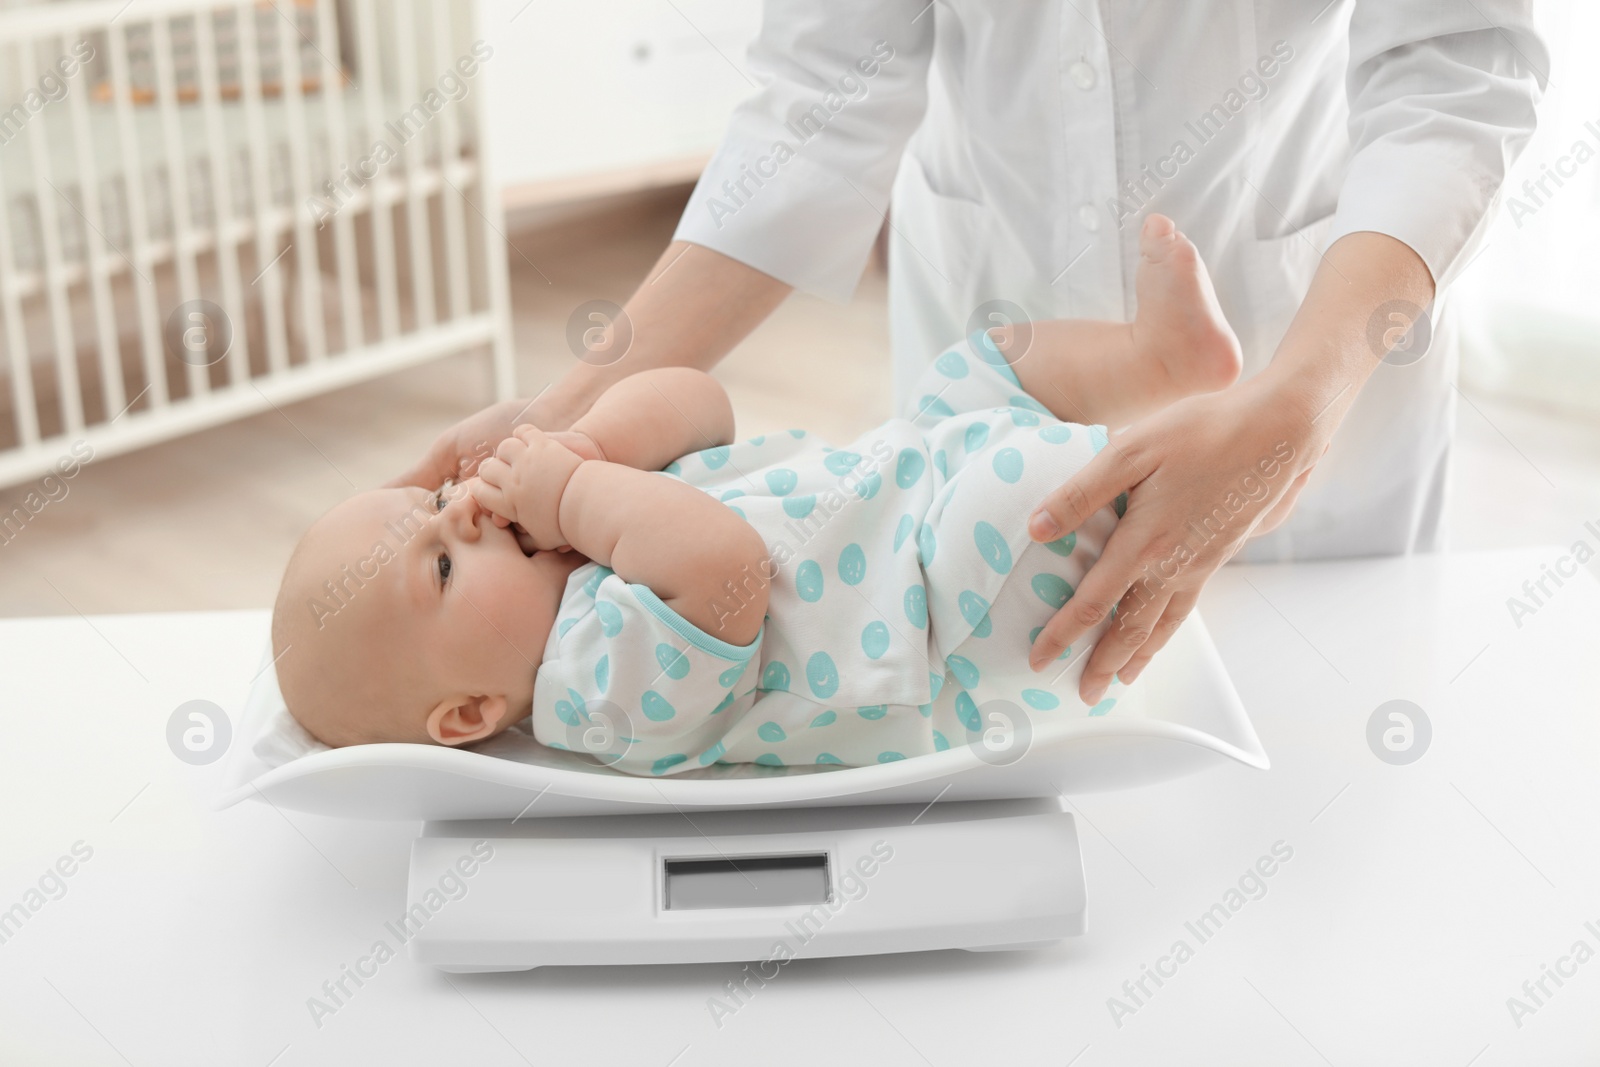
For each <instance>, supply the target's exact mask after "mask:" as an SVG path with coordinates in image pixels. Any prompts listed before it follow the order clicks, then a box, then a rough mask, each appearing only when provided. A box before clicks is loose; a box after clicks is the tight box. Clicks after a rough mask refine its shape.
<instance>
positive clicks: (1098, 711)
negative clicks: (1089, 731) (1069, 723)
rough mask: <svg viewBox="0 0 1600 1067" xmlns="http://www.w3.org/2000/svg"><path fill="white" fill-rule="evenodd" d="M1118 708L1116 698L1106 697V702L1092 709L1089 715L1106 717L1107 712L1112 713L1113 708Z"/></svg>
mask: <svg viewBox="0 0 1600 1067" xmlns="http://www.w3.org/2000/svg"><path fill="white" fill-rule="evenodd" d="M1116 706H1117V698H1116V697H1106V698H1105V699H1104V700H1102V701H1100V703H1098V704H1096V705H1095V706H1094V707H1092V708H1090V709H1089V714H1090V715H1104V714H1105V713H1106V712H1108V711H1110V710H1111V709H1112V708H1114V707H1116Z"/></svg>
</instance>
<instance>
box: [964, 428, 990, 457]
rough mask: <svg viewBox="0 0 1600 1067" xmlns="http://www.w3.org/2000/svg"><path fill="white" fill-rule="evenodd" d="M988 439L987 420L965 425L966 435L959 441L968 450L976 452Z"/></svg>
mask: <svg viewBox="0 0 1600 1067" xmlns="http://www.w3.org/2000/svg"><path fill="white" fill-rule="evenodd" d="M988 441H989V424H988V423H987V422H975V423H973V424H972V425H971V426H968V427H967V432H966V436H965V438H964V439H963V440H962V442H961V443H962V446H963V447H964V448H966V450H967V451H968V452H976V451H978V449H980V448H982V447H983V446H984V445H985V444H987V443H988Z"/></svg>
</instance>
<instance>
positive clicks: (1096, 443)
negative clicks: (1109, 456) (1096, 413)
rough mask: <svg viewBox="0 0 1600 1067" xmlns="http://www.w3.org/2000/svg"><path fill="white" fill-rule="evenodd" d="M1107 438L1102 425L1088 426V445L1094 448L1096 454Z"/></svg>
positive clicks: (1104, 445)
mask: <svg viewBox="0 0 1600 1067" xmlns="http://www.w3.org/2000/svg"><path fill="white" fill-rule="evenodd" d="M1109 440H1110V438H1108V437H1107V436H1106V428H1105V427H1104V426H1091V427H1089V447H1090V448H1092V449H1094V452H1095V454H1096V455H1099V454H1100V450H1101V449H1102V448H1104V447H1106V442H1107V441H1109Z"/></svg>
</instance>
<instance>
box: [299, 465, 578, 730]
mask: <svg viewBox="0 0 1600 1067" xmlns="http://www.w3.org/2000/svg"><path fill="white" fill-rule="evenodd" d="M584 562H585V560H584V558H583V556H581V555H579V554H578V553H576V552H550V551H535V552H532V553H531V554H530V553H527V552H524V551H523V550H522V548H521V547H520V545H519V542H518V539H517V536H516V534H515V533H514V532H513V531H512V530H511V529H510V528H509V527H505V528H503V527H499V526H496V525H495V524H494V521H493V519H492V518H491V517H490V515H489V514H488V513H487V512H485V511H483V510H482V509H481V508H480V507H479V506H478V503H477V501H476V500H475V499H473V497H472V495H471V494H470V493H467V492H465V491H462V490H459V489H458V490H456V491H455V492H454V493H452V494H448V495H445V494H440V493H436V492H433V491H430V490H426V489H420V488H415V487H412V488H406V489H374V490H372V491H370V492H365V493H358V494H357V495H355V496H353V497H351V498H350V499H349V500H346V501H344V502H343V503H341V504H339V505H338V506H337V507H335V508H333V510H331V511H329V512H328V513H327V514H326V515H324V516H322V518H320V519H318V520H317V521H316V522H315V523H314V524H312V526H311V529H309V530H307V531H306V534H305V536H304V537H302V538H301V539H300V543H299V544H298V545H297V546H296V547H295V550H294V554H293V555H292V556H291V557H290V559H289V564H288V567H287V568H286V569H285V571H284V576H283V584H282V585H281V586H280V587H279V590H278V601H277V604H276V605H275V606H274V608H273V612H272V654H273V656H274V657H275V658H276V663H277V672H278V683H279V687H280V688H281V689H282V692H283V697H284V701H285V703H287V704H288V706H289V711H290V712H291V714H293V715H294V717H295V719H296V720H298V721H299V723H300V725H302V726H304V727H305V728H306V729H307V730H309V731H310V732H311V734H312V735H313V736H314V737H316V738H317V739H318V740H319V741H321V742H323V743H324V744H327V745H330V746H332V747H335V748H337V747H340V746H343V745H356V744H366V743H369V742H375V741H412V742H420V743H423V744H427V743H438V744H444V745H460V744H467V743H470V742H474V741H481V740H483V739H484V738H487V737H491V736H493V735H494V734H497V733H499V732H500V731H501V730H504V729H505V728H506V727H508V726H510V725H511V724H512V723H514V722H517V721H518V720H520V719H522V718H525V717H526V716H527V715H528V713H529V710H530V708H531V706H532V702H533V681H534V675H535V673H536V672H537V671H538V667H539V661H540V659H541V658H542V657H543V655H544V646H545V641H546V639H547V638H548V637H549V634H550V627H551V625H552V624H553V623H554V621H555V615H556V611H557V609H558V608H559V607H560V603H561V593H562V590H563V589H564V588H565V586H566V581H567V577H568V575H570V574H571V573H572V571H573V570H574V569H575V568H576V567H577V566H579V565H580V564H582V563H584Z"/></svg>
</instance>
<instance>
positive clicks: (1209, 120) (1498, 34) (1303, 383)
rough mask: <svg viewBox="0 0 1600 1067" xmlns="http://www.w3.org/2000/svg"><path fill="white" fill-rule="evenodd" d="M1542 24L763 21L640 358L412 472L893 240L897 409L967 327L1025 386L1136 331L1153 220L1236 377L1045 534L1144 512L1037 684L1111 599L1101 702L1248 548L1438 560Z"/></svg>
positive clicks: (1135, 443)
mask: <svg viewBox="0 0 1600 1067" xmlns="http://www.w3.org/2000/svg"><path fill="white" fill-rule="evenodd" d="M1530 8H1531V4H1530V3H1529V2H1527V0H1523V2H1518V0H1474V2H1459V3H1456V2H1452V3H1435V2H1424V0H1187V2H1182V3H1150V2H1133V0H1124V2H1106V0H1100V2H1096V0H1063V2H1060V3H1043V2H1041V3H1007V2H996V0H937V2H934V3H929V2H928V0H875V2H870V3H869V2H865V0H768V2H767V5H766V13H765V18H764V23H763V26H762V30H761V34H760V37H759V39H758V40H757V41H756V42H755V44H754V45H753V46H752V47H751V49H750V53H749V60H748V69H749V72H750V74H751V75H752V76H753V77H754V78H755V79H756V80H757V81H759V83H760V90H759V92H757V93H756V94H755V95H753V96H752V97H751V98H750V99H749V100H747V101H746V102H745V103H744V104H743V105H742V106H741V107H740V108H739V109H738V110H737V111H736V113H735V114H734V116H733V119H732V121H731V123H730V125H729V128H728V132H727V134H726V136H725V138H724V140H723V142H722V145H721V147H720V149H719V150H718V152H717V154H716V156H715V157H714V158H713V159H712V161H711V164H710V165H709V166H708V167H707V169H706V171H705V173H704V175H703V176H702V177H701V179H700V182H699V184H698V185H697V186H696V188H695V190H694V194H693V196H692V198H691V199H690V202H689V205H688V207H687V209H686V210H685V212H684V215H683V219H682V221H681V222H680V224H679V226H678V230H677V233H676V234H675V237H674V240H673V242H672V244H671V246H670V247H668V249H667V250H666V252H665V253H664V254H663V255H662V257H661V259H660V261H659V262H658V263H657V264H656V266H655V267H654V268H653V270H652V272H651V275H650V277H649V278H648V279H647V280H646V282H645V283H644V284H643V285H641V286H640V287H639V290H638V292H636V293H635V294H634V296H633V298H632V299H631V300H630V301H629V303H628V305H627V308H626V314H627V319H628V322H627V323H623V324H619V333H620V332H628V333H631V339H630V340H628V341H627V344H628V349H627V352H626V358H625V359H615V360H614V361H613V359H612V358H610V357H608V356H606V355H605V353H603V352H596V353H593V355H594V356H596V357H598V358H592V359H587V360H585V361H581V362H579V363H577V364H575V365H574V366H573V368H572V369H571V371H570V372H569V373H568V374H566V375H565V376H564V377H563V378H562V379H560V380H559V381H557V382H555V383H553V385H552V386H551V387H550V388H549V389H547V390H546V391H545V392H544V393H543V394H541V395H540V396H539V397H538V399H537V400H536V401H534V402H533V404H532V405H531V407H530V406H529V405H528V403H527V402H526V401H511V402H507V403H502V404H497V405H494V406H492V407H490V408H487V409H485V410H484V411H483V412H480V413H479V414H477V415H475V416H473V417H471V418H469V419H467V420H465V421H464V422H462V423H461V424H460V425H458V426H456V427H454V428H453V429H451V430H449V431H447V432H446V433H445V434H443V435H442V436H441V437H440V439H439V440H438V442H436V444H435V445H434V447H433V448H432V450H431V451H430V453H429V455H428V456H427V457H425V458H424V460H423V461H422V462H421V463H419V464H418V466H417V467H416V468H414V469H413V470H411V471H409V472H407V474H406V475H405V476H403V477H402V478H401V479H397V481H406V482H415V483H419V484H423V485H427V486H430V487H433V486H437V485H438V484H440V482H441V481H442V480H443V479H444V478H446V477H448V476H450V475H452V474H455V473H457V472H458V471H464V472H466V473H470V472H471V469H472V467H473V466H474V465H475V459H474V456H475V447H474V443H475V442H478V443H481V442H482V441H484V440H485V439H487V440H492V441H497V440H499V439H500V438H502V437H504V436H505V435H506V434H507V433H508V432H509V430H510V427H511V421H512V419H514V418H516V417H517V416H518V415H519V413H524V412H525V413H524V414H523V415H522V419H523V421H527V420H528V419H531V420H532V421H533V422H535V423H536V424H538V425H539V426H541V427H544V428H546V429H562V428H565V427H566V426H567V425H569V424H570V423H571V421H572V420H573V419H574V418H576V417H577V416H578V415H579V414H580V413H581V412H582V411H584V410H585V409H586V408H587V407H588V405H589V403H590V402H591V401H592V400H593V398H594V397H595V396H596V395H597V394H598V393H599V392H600V391H601V390H603V389H604V388H605V387H606V386H608V385H609V384H610V383H611V382H613V381H615V380H616V379H618V378H620V377H622V376H624V375H627V374H630V373H633V372H635V371H638V370H642V369H644V368H647V367H656V366H662V365H669V364H688V365H693V366H699V367H709V366H711V365H713V364H715V363H716V362H717V361H718V360H719V359H721V358H722V356H723V355H725V354H726V353H727V352H728V350H729V349H731V348H732V347H733V346H734V345H736V344H737V343H738V342H739V341H740V340H741V339H742V338H743V337H744V336H745V335H746V334H747V333H749V332H750V330H751V329H753V328H754V327H755V326H756V325H757V324H758V323H760V322H761V321H762V320H763V319H764V318H765V317H766V316H767V315H768V314H769V313H770V312H771V311H772V309H773V308H774V307H776V306H777V305H778V304H779V303H780V302H781V301H782V300H783V299H784V297H785V296H786V295H787V294H788V293H789V292H790V290H791V289H793V288H798V289H802V290H804V291H806V292H809V293H814V294H818V295H821V296H824V297H828V298H832V299H835V300H841V301H842V300H845V299H847V298H849V296H850V294H851V292H852V291H853V290H854V287H855V285H856V282H857V280H858V279H859V277H860V275H861V272H862V268H863V266H864V264H865V261H866V258H867V255H868V252H869V250H870V248H871V246H872V243H873V240H874V238H875V236H876V235H877V233H878V232H879V230H880V228H881V227H882V226H883V224H884V221H885V219H886V218H887V219H888V221H889V226H890V230H891V237H890V258H889V263H890V267H889V283H890V316H891V334H892V342H893V349H894V366H895V391H896V396H895V401H896V410H899V409H900V408H901V407H902V406H903V404H904V402H905V401H906V400H907V396H906V392H907V390H909V388H910V386H911V384H912V383H913V381H914V380H915V379H916V377H917V376H918V374H919V373H920V372H921V370H922V368H923V367H924V365H925V364H926V362H927V361H928V360H929V359H931V358H933V357H934V356H936V355H937V354H938V353H939V352H940V351H941V350H942V349H944V348H947V347H949V346H950V345H952V344H955V343H958V342H960V341H961V339H962V338H964V337H966V336H967V335H969V334H970V333H971V332H972V331H973V330H975V329H979V328H990V327H996V326H1010V327H1013V328H1012V329H1011V330H1009V331H1005V332H1004V333H1003V334H1000V335H997V336H1003V337H1004V338H1005V343H1004V348H1005V351H1006V354H1007V357H1008V358H1010V359H1025V358H1026V349H1027V346H1028V343H1029V337H1030V336H1031V333H1030V329H1029V327H1028V326H1027V325H1026V321H1027V320H1045V319H1052V318H1061V317H1069V316H1070V317H1075V318H1094V319H1107V320H1116V321H1125V320H1128V319H1131V317H1132V315H1133V312H1134V307H1135V293H1134V287H1133V277H1134V269H1135V266H1136V265H1137V243H1136V242H1137V238H1138V231H1139V223H1140V221H1141V219H1142V217H1143V216H1144V215H1145V214H1146V213H1147V212H1149V211H1153V210H1154V211H1160V212H1162V213H1164V214H1167V215H1170V216H1172V217H1173V218H1174V219H1175V220H1177V222H1178V225H1179V226H1180V227H1182V228H1183V230H1184V231H1185V232H1186V233H1187V234H1188V235H1189V236H1190V238H1191V239H1192V240H1193V241H1194V243H1195V244H1196V246H1198V248H1199V250H1200V253H1201V255H1202V257H1203V258H1204V259H1205V261H1206V264H1207V266H1208V267H1209V268H1210V271H1211V275H1212V278H1213V279H1214V281H1215V286H1216V290H1217V295H1218V298H1219V300H1220V302H1221V305H1222V308H1223V311H1224V313H1225V314H1226V315H1227V317H1228V320H1229V322H1230V323H1231V324H1232V325H1233V327H1234V329H1235V331H1236V332H1237V333H1238V335H1239V337H1240V340H1241V343H1242V345H1243V349H1244V359H1245V363H1244V375H1243V377H1242V378H1241V380H1240V381H1239V382H1238V383H1237V384H1235V385H1234V386H1232V387H1230V388H1228V389H1226V390H1224V391H1222V392H1218V393H1211V394H1206V395H1202V396H1196V397H1191V398H1189V399H1187V400H1185V401H1183V402H1181V403H1179V404H1175V405H1173V406H1172V407H1170V408H1168V409H1166V410H1165V411H1163V412H1161V413H1160V414H1158V415H1156V416H1153V417H1150V418H1148V419H1147V420H1145V421H1143V422H1140V423H1137V424H1135V425H1133V426H1130V427H1125V428H1118V427H1112V430H1113V431H1114V432H1113V433H1112V434H1111V436H1110V444H1109V445H1108V447H1106V448H1105V449H1104V450H1103V451H1102V452H1101V453H1100V454H1099V456H1097V457H1096V459H1095V460H1094V462H1092V463H1091V464H1090V465H1089V466H1088V467H1086V468H1085V469H1083V470H1082V471H1080V472H1079V473H1078V474H1077V475H1076V476H1074V477H1073V478H1071V479H1070V480H1067V481H1065V483H1064V484H1063V485H1062V486H1061V487H1060V489H1058V490H1057V491H1056V492H1054V493H1052V494H1051V495H1050V496H1049V497H1048V498H1047V499H1045V500H1043V501H1041V502H1040V508H1039V510H1038V512H1036V513H1035V515H1034V516H1033V519H1032V522H1031V523H1030V527H1029V530H1030V533H1031V534H1032V535H1033V537H1034V538H1035V539H1036V540H1051V539H1053V538H1055V537H1057V536H1059V534H1060V533H1061V532H1064V531H1067V530H1071V529H1074V528H1075V527H1076V526H1077V525H1079V524H1080V523H1081V522H1082V521H1083V520H1084V519H1085V518H1086V517H1087V516H1088V515H1089V514H1090V513H1092V512H1093V511H1095V510H1097V509H1098V508H1100V507H1103V506H1105V505H1106V504H1108V503H1110V502H1112V501H1113V499H1114V498H1116V497H1117V496H1118V495H1119V494H1121V493H1124V492H1126V493H1127V494H1128V499H1127V504H1126V513H1125V516H1124V519H1123V521H1122V523H1121V524H1120V525H1119V526H1118V528H1117V531H1116V533H1115V534H1114V535H1113V537H1112V538H1111V540H1110V543H1109V544H1108V546H1107V549H1106V551H1105V553H1104V555H1103V556H1102V558H1101V559H1100V560H1099V562H1098V563H1097V564H1096V565H1095V566H1094V567H1093V568H1092V569H1091V570H1090V572H1089V574H1088V575H1087V576H1086V577H1085V579H1084V581H1083V583H1082V585H1081V586H1080V588H1079V589H1078V590H1077V593H1076V595H1075V596H1074V597H1073V598H1072V599H1071V600H1069V601H1068V602H1067V604H1066V605H1065V606H1064V607H1063V608H1062V609H1061V611H1060V612H1059V613H1058V614H1057V615H1056V616H1055V618H1054V619H1053V620H1052V621H1051V623H1050V624H1049V625H1048V626H1046V627H1045V629H1044V631H1043V632H1042V633H1041V634H1040V635H1039V637H1038V638H1037V640H1036V642H1035V645H1034V648H1033V650H1032V653H1031V658H1032V660H1033V662H1034V663H1035V666H1036V669H1040V668H1045V667H1048V666H1049V663H1050V661H1052V660H1053V659H1054V658H1055V656H1056V654H1057V653H1058V652H1059V651H1060V650H1062V649H1063V648H1065V647H1066V646H1067V645H1068V644H1070V643H1071V642H1072V641H1073V640H1075V639H1076V638H1077V637H1078V636H1080V635H1081V634H1082V633H1084V632H1085V631H1087V630H1088V629H1089V628H1090V627H1092V626H1093V625H1094V624H1095V623H1096V622H1097V621H1099V620H1100V619H1102V618H1104V617H1105V615H1106V614H1107V613H1108V612H1111V611H1112V610H1113V608H1114V607H1115V609H1116V611H1117V617H1118V620H1119V622H1118V625H1115V626H1113V628H1112V629H1111V630H1110V631H1108V633H1107V636H1106V637H1105V639H1104V640H1102V641H1101V643H1100V644H1099V646H1098V647H1097V648H1096V650H1095V652H1094V654H1093V655H1092V657H1091V659H1090V661H1089V663H1088V665H1087V667H1086V669H1085V671H1084V674H1083V680H1082V683H1081V687H1080V694H1081V696H1082V697H1083V699H1084V700H1086V701H1088V702H1090V703H1093V702H1095V701H1097V700H1099V698H1100V696H1101V694H1102V693H1103V692H1104V690H1105V688H1106V686H1107V685H1108V684H1109V683H1110V681H1111V679H1112V677H1113V675H1118V676H1120V677H1121V678H1122V679H1123V680H1124V681H1131V680H1132V679H1133V678H1134V677H1136V676H1137V675H1138V674H1139V672H1140V671H1142V670H1143V669H1144V666H1145V664H1146V663H1148V662H1149V660H1150V658H1151V656H1152V655H1154V654H1155V653H1156V652H1157V651H1158V650H1159V649H1160V647H1161V646H1162V645H1163V644H1164V643H1165V642H1166V640H1167V639H1168V637H1169V636H1170V635H1171V633H1172V632H1173V630H1174V629H1175V628H1176V627H1177V625H1178V624H1179V623H1181V622H1182V621H1183V619H1184V618H1185V617H1186V616H1187V615H1188V614H1189V612H1190V611H1191V610H1192V609H1193V608H1194V605H1195V602H1196V600H1197V598H1198V596H1199V592H1200V589H1201V587H1202V586H1203V585H1204V583H1205V581H1206V580H1207V578H1209V577H1210V575H1211V574H1213V573H1214V572H1215V571H1216V569H1217V568H1218V567H1219V566H1221V565H1222V564H1223V563H1225V562H1226V561H1227V560H1229V559H1230V558H1233V557H1234V556H1236V555H1237V556H1239V557H1240V558H1242V559H1249V560H1257V561H1259V560H1288V559H1309V558H1316V557H1323V556H1350V555H1367V554H1380V553H1405V552H1413V551H1428V550H1433V549H1437V548H1439V547H1441V535H1442V529H1441V525H1442V517H1443V510H1444V491H1445V478H1446V472H1447V469H1448V461H1449V451H1450V438H1451V435H1452V431H1453V425H1454V404H1453V394H1452V389H1453V381H1454V377H1455V372H1456V353H1455V349H1454V347H1453V345H1452V344H1451V343H1450V341H1451V337H1450V319H1449V315H1448V313H1447V311H1446V310H1445V309H1444V302H1443V300H1442V297H1443V295H1444V292H1445V289H1446V287H1447V286H1448V284H1449V282H1450V280H1451V279H1452V278H1453V277H1454V276H1455V275H1457V274H1459V273H1460V272H1461V271H1462V270H1463V269H1465V267H1466V266H1467V265H1468V264H1469V263H1470V261H1471V258H1472V256H1473V254H1474V252H1475V250H1476V246H1477V245H1479V244H1480V243H1481V238H1482V235H1483V231H1484V230H1485V228H1486V226H1487V223H1488V217H1489V212H1490V209H1491V206H1492V204H1493V202H1494V200H1495V197H1496V194H1497V191H1498V189H1499V187H1500V184H1501V182H1502V180H1503V179H1504V177H1505V174H1506V171H1507V169H1508V167H1509V166H1510V163H1511V161H1512V160H1513V159H1514V157H1515V156H1516V154H1517V153H1518V152H1519V151H1520V150H1521V148H1522V147H1523V145H1524V144H1525V143H1526V141H1527V139H1528V137H1529V135H1530V134H1531V133H1532V131H1533V128H1534V103H1535V100H1536V99H1537V98H1538V96H1539V95H1540V93H1541V92H1542V91H1543V88H1544V86H1545V83H1546V71H1547V70H1548V56H1547V53H1546V51H1545V48H1544V46H1543V45H1542V43H1541V42H1540V40H1539V38H1538V36H1537V35H1536V34H1535V32H1534V29H1533V26H1532V14H1531V10H1530ZM730 62H731V61H730ZM891 204H892V206H893V211H892V214H891V213H890V206H891ZM614 342H615V337H614V336H611V335H608V337H607V338H606V341H605V342H604V343H608V344H609V343H614ZM793 369H794V373H796V374H797V375H798V374H804V373H805V372H806V370H805V368H804V367H803V366H796V367H794V368H793ZM478 447H479V448H481V444H480V445H479V446H478ZM1314 465H1315V466H1316V475H1315V477H1309V476H1310V475H1311V472H1312V467H1313V466H1314ZM1302 487H1303V492H1302V491H1301V489H1302ZM1268 531H1270V532H1268ZM1253 533H1254V534H1259V535H1260V536H1256V537H1255V538H1254V540H1251V541H1250V543H1249V544H1248V545H1247V544H1246V541H1247V539H1249V538H1250V537H1251V535H1252V534H1253Z"/></svg>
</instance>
